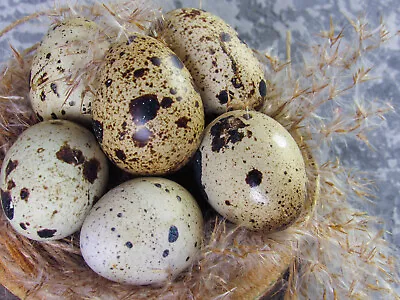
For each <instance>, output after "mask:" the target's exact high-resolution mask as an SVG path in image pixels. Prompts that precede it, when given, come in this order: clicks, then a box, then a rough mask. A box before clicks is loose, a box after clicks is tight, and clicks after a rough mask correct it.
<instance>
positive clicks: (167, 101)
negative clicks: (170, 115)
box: [161, 97, 174, 108]
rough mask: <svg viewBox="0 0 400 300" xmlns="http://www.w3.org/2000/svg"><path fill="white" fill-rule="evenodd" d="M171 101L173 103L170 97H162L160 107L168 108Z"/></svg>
mask: <svg viewBox="0 0 400 300" xmlns="http://www.w3.org/2000/svg"><path fill="white" fill-rule="evenodd" d="M172 103H174V100H172V98H170V97H164V98H163V99H162V101H161V107H162V108H170V107H171V105H172Z"/></svg>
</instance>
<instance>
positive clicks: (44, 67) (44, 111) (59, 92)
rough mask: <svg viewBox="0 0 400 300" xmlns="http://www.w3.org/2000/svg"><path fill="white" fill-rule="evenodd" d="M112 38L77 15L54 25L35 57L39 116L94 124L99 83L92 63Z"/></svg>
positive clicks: (35, 96) (33, 87)
mask: <svg viewBox="0 0 400 300" xmlns="http://www.w3.org/2000/svg"><path fill="white" fill-rule="evenodd" d="M108 47H109V42H108V41H107V40H105V39H104V38H103V37H101V29H100V28H99V27H98V26H97V24H96V23H94V22H93V21H90V20H86V19H84V18H80V17H76V18H72V19H68V20H65V21H62V22H59V23H57V24H56V25H53V26H52V27H51V28H50V30H49V32H48V33H47V35H46V36H45V37H44V39H43V40H42V42H41V43H40V46H39V47H38V49H37V51H36V54H35V56H34V58H33V61H32V69H31V79H30V88H31V89H30V100H31V104H32V108H33V110H34V111H35V113H36V115H37V117H38V119H39V120H41V121H42V120H50V119H68V120H71V121H75V122H79V123H84V124H90V122H91V114H90V113H91V105H92V104H91V102H92V98H93V97H94V91H93V89H95V87H91V86H90V85H88V80H89V78H88V77H89V75H87V74H88V73H90V72H87V70H88V69H89V64H90V63H91V62H93V61H94V62H95V61H98V60H99V59H100V58H101V57H103V55H104V53H105V51H106V50H107V49H108Z"/></svg>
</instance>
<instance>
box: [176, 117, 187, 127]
mask: <svg viewBox="0 0 400 300" xmlns="http://www.w3.org/2000/svg"><path fill="white" fill-rule="evenodd" d="M189 121H190V119H189V118H187V117H181V118H179V119H178V120H177V121H176V122H175V124H176V125H177V126H178V127H179V128H187V123H188V122H189Z"/></svg>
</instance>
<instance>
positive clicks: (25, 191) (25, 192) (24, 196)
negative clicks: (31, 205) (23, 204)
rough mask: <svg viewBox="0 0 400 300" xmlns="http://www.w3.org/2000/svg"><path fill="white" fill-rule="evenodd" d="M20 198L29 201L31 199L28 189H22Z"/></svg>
mask: <svg viewBox="0 0 400 300" xmlns="http://www.w3.org/2000/svg"><path fill="white" fill-rule="evenodd" d="M19 196H20V197H21V199H22V200H25V201H28V198H29V190H28V189H27V188H22V189H21V191H20V193H19Z"/></svg>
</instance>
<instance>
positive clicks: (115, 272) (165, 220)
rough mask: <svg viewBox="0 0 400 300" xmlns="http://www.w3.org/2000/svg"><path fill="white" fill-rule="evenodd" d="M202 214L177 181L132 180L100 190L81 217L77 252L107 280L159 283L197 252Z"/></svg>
mask: <svg viewBox="0 0 400 300" xmlns="http://www.w3.org/2000/svg"><path fill="white" fill-rule="evenodd" d="M202 239H203V218H202V214H201V211H200V208H199V206H198V205H197V203H196V201H195V200H194V198H193V197H192V195H191V194H190V193H189V192H188V191H186V190H185V189H184V188H183V187H182V186H180V185H179V184H177V183H175V182H173V181H171V180H167V179H164V178H156V177H154V178H137V179H133V180H131V181H127V182H125V183H123V184H121V185H120V186H117V187H116V188H114V189H112V190H111V191H109V192H108V193H107V194H105V195H104V196H103V197H102V198H101V199H100V200H99V202H97V203H96V204H95V205H94V206H93V209H92V210H91V211H90V213H89V215H88V217H87V218H86V220H85V222H84V224H83V226H82V230H81V240H80V245H81V251H82V255H83V258H84V259H85V261H86V263H87V264H88V265H89V266H90V268H92V269H93V270H94V271H95V272H96V273H98V274H99V275H101V276H103V277H105V278H108V279H110V280H112V281H116V282H121V283H128V284H135V285H147V284H160V283H162V282H165V281H166V280H168V279H173V278H174V277H176V275H178V274H179V273H180V272H181V271H183V270H184V269H186V268H187V267H188V266H189V265H190V264H191V263H192V262H193V261H195V259H196V256H197V254H198V252H199V249H200V247H201V243H202Z"/></svg>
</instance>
